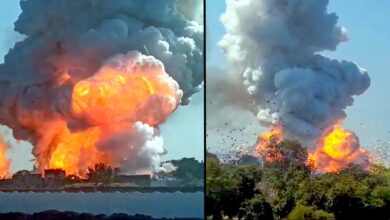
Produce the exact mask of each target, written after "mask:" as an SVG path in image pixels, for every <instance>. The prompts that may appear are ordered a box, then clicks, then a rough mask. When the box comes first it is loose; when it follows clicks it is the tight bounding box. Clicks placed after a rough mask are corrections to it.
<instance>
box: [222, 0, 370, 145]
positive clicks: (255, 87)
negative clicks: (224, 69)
mask: <svg viewBox="0 0 390 220" xmlns="http://www.w3.org/2000/svg"><path fill="white" fill-rule="evenodd" d="M226 3H227V10H226V12H225V13H224V14H223V15H222V17H221V20H222V22H223V24H224V25H225V27H226V30H227V34H226V35H225V36H224V37H223V39H222V40H221V41H220V45H221V47H222V48H223V49H224V51H225V53H226V55H227V58H228V60H229V62H230V63H231V64H232V65H233V66H234V67H237V69H238V71H239V72H241V73H243V77H244V78H245V82H244V83H245V85H246V86H247V88H248V92H249V93H250V95H251V96H252V97H253V100H254V101H255V103H256V105H257V107H258V111H257V118H258V119H259V121H260V122H261V123H262V124H263V125H266V126H282V127H283V130H284V132H285V133H286V135H287V136H289V137H291V138H293V139H297V140H299V141H301V142H302V143H305V144H308V143H309V146H310V143H312V142H313V141H314V140H316V139H318V138H319V137H320V136H321V135H322V134H323V133H326V132H328V131H327V130H329V129H333V125H335V124H336V123H339V122H341V121H343V120H344V119H345V117H346V114H345V112H344V109H345V108H346V107H347V106H350V105H352V103H353V96H355V95H360V94H362V93H363V92H364V91H365V90H366V89H367V88H368V87H369V85H370V78H369V76H368V74H367V72H366V71H365V70H364V69H362V68H360V67H359V66H357V65H356V64H355V63H353V62H349V61H337V60H331V59H329V58H326V57H324V56H323V55H321V54H320V52H322V51H324V50H335V49H336V47H337V45H338V44H339V43H341V42H343V41H346V40H347V39H348V37H347V32H346V29H345V28H343V27H339V26H337V19H338V17H337V15H336V14H334V13H328V12H327V4H328V0H318V1H312V0H290V1H287V0H275V1H265V0H264V1H259V0H242V1H234V0H227V1H226Z"/></svg>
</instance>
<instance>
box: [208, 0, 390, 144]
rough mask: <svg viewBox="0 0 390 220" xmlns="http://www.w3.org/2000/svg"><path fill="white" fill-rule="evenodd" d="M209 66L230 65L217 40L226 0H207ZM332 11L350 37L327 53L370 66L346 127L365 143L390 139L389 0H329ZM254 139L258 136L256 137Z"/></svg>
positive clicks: (348, 112) (349, 112) (220, 32)
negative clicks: (368, 82)
mask: <svg viewBox="0 0 390 220" xmlns="http://www.w3.org/2000/svg"><path fill="white" fill-rule="evenodd" d="M206 9H207V10H206V20H207V23H206V30H207V66H217V67H220V68H223V69H228V68H229V67H228V64H227V62H226V60H225V57H224V55H223V53H222V51H221V49H220V48H219V47H218V46H217V43H218V41H219V40H220V39H221V37H222V36H223V34H224V33H225V29H224V27H223V25H222V24H221V22H220V20H219V18H220V15H221V14H222V13H223V12H224V10H225V1H224V0H207V2H206ZM329 11H331V12H336V14H337V15H338V16H339V25H341V26H344V27H346V28H347V30H348V33H349V41H348V42H345V43H342V44H341V45H340V46H339V47H338V48H337V51H335V52H325V53H324V55H326V56H328V57H331V58H335V59H345V60H350V61H354V62H356V63H358V65H359V66H361V67H363V68H365V69H367V70H368V72H369V74H370V77H371V86H370V88H369V89H368V90H367V91H366V92H365V93H364V94H363V95H361V96H358V97H355V103H354V105H353V106H351V107H349V108H348V109H347V111H346V112H347V115H348V116H347V120H346V122H345V127H346V128H348V129H351V130H353V131H355V132H356V133H357V134H358V135H359V137H360V141H361V143H362V145H363V146H365V145H376V144H383V143H384V142H386V143H388V142H389V141H390V116H389V114H390V101H388V100H389V98H388V96H389V94H390V86H389V85H388V83H389V82H390V70H389V65H390V43H389V41H390V13H389V12H390V1H388V0H376V1H367V0H330V4H329ZM253 141H255V140H253Z"/></svg>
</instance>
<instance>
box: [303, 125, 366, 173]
mask: <svg viewBox="0 0 390 220" xmlns="http://www.w3.org/2000/svg"><path fill="white" fill-rule="evenodd" d="M307 163H308V165H310V166H311V167H312V168H313V169H316V170H317V171H319V172H336V171H338V170H340V169H341V168H343V167H345V166H346V165H348V164H350V163H354V164H359V165H362V166H363V167H365V166H367V165H368V163H369V161H368V153H367V151H366V150H364V149H363V148H361V147H360V146H359V140H358V138H357V137H356V135H355V134H354V133H352V132H350V131H347V130H344V129H341V128H336V129H334V130H333V131H332V132H331V133H330V134H328V135H327V136H325V137H324V138H321V139H320V140H319V141H318V145H317V147H316V149H315V151H314V152H311V153H309V156H308V162H307Z"/></svg>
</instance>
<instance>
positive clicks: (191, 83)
mask: <svg viewBox="0 0 390 220" xmlns="http://www.w3.org/2000/svg"><path fill="white" fill-rule="evenodd" d="M188 4H189V3H188V2H187V3H183V2H181V1H180V0H164V1H154V0H134V1H122V0H112V1H105V0H85V1H79V0H58V1H50V2H47V1H44V0H29V1H21V2H20V5H21V9H22V13H21V15H20V16H19V18H18V20H17V21H16V22H15V31H17V32H19V33H20V34H23V35H25V36H26V38H25V39H24V40H22V41H20V42H18V43H16V45H15V46H14V47H13V48H12V49H11V50H10V51H9V53H8V54H7V55H6V56H5V57H4V63H3V64H0V113H1V114H0V123H1V124H3V125H6V126H7V127H10V128H11V129H12V130H13V134H14V136H15V138H16V139H21V140H27V141H29V142H31V143H32V144H33V146H34V148H33V154H34V155H35V156H36V157H37V159H38V166H39V167H40V168H41V169H42V168H45V166H46V167H47V164H48V161H47V160H48V158H50V156H51V155H52V154H53V152H54V151H55V150H56V148H57V146H56V145H55V144H54V143H56V141H58V140H57V139H56V138H58V137H57V136H58V133H60V132H63V130H64V129H67V130H69V132H71V133H72V132H84V131H88V129H91V128H93V126H97V125H96V122H93V121H91V118H90V117H87V116H85V115H87V114H84V115H75V114H74V112H72V109H71V105H72V92H73V89H74V86H75V85H76V84H77V83H78V82H80V81H85V80H88V79H90V78H94V77H95V74H98V73H99V70H100V69H101V68H103V67H104V66H105V65H106V64H107V62H108V61H109V60H113V59H119V58H118V55H119V56H126V54H127V55H128V54H129V51H132V52H130V53H132V54H133V55H134V54H139V55H137V56H135V57H134V56H131V55H129V56H131V57H132V58H131V57H130V58H127V59H124V60H125V61H124V62H125V63H127V64H128V63H131V62H138V63H139V64H140V63H141V64H140V65H136V68H146V69H150V68H157V69H158V71H159V72H161V73H163V76H162V77H165V75H164V74H166V73H167V74H169V76H170V77H172V79H173V80H174V81H176V82H177V83H178V86H179V88H177V92H178V94H179V95H178V96H177V97H178V98H179V100H180V98H181V101H180V104H183V105H185V104H187V103H188V102H189V101H190V97H191V95H192V94H194V93H196V92H198V91H199V89H200V87H201V85H202V82H203V76H204V73H203V26H202V25H201V24H199V23H198V22H197V21H195V20H194V19H196V18H197V17H198V12H193V11H192V10H194V11H198V6H197V7H194V8H193V9H188V8H187V7H186V5H188ZM199 7H200V6H199ZM120 54H123V55H120ZM119 60H120V59H119ZM134 60H135V61H134ZM145 60H146V61H145ZM118 62H120V61H118ZM156 63H157V66H159V67H155V66H156ZM159 63H160V64H161V65H159ZM145 65H146V66H145ZM124 66H125V67H126V65H124ZM153 66H154V67H153ZM151 71H154V70H151ZM129 89H130V90H131V89H132V88H129ZM159 100H160V101H159ZM167 105H168V106H169V105H172V103H171V101H167V100H165V101H161V99H160V98H159V97H157V96H155V97H153V98H152V99H151V100H150V101H149V102H148V105H146V107H155V106H159V107H161V106H165V107H166V106H167ZM173 105H174V104H173ZM157 109H158V108H157ZM144 110H145V112H146V113H145V114H147V115H151V117H154V116H156V115H157V114H158V113H156V112H153V110H152V109H147V108H145V109H144ZM139 115H142V113H139V114H136V117H135V118H133V119H132V120H131V123H130V125H129V126H126V128H127V130H125V131H122V132H116V133H115V132H113V133H112V134H111V135H112V136H110V137H109V138H107V139H104V140H100V141H101V142H100V143H99V144H97V146H98V148H100V150H104V149H106V147H107V146H106V144H104V143H111V145H112V143H117V146H115V147H114V148H112V149H111V148H110V149H109V151H110V152H111V153H113V154H114V156H113V157H114V158H115V157H116V156H118V154H121V153H123V152H122V151H123V150H124V149H123V148H121V146H124V145H126V147H128V145H131V144H132V143H128V141H129V139H128V137H127V138H125V139H126V140H121V139H123V136H137V137H138V138H139V139H142V140H139V141H137V143H136V144H137V146H134V152H133V153H132V154H131V155H128V154H129V153H128V152H127V153H124V154H122V155H121V156H122V157H121V158H120V160H121V161H120V162H117V163H116V165H117V164H118V163H119V164H120V165H121V166H123V167H121V168H123V169H122V170H124V171H128V172H143V171H144V170H148V169H150V167H151V163H152V162H153V161H157V160H158V159H159V155H160V154H162V153H163V152H164V150H163V141H162V139H161V137H159V134H158V133H159V132H158V125H159V124H160V123H162V122H163V121H164V120H165V119H158V120H157V122H156V123H152V124H151V125H149V124H147V123H143V122H144V121H145V120H146V121H147V122H149V121H148V120H147V119H145V120H143V118H142V117H141V118H139V117H138V118H137V116H139ZM168 115H169V114H168ZM168 115H167V114H165V113H164V116H166V117H168ZM156 117H157V116H156ZM126 120H127V118H126ZM137 121H138V122H137ZM94 123H95V124H94ZM112 123H116V121H113V122H112ZM100 125H101V124H99V126H100ZM59 128H60V129H59ZM59 130H60V131H59ZM126 132H127V134H126ZM110 141H113V142H110ZM123 156H125V158H123ZM87 159H88V155H87V154H86V153H84V154H82V155H80V160H82V161H86V160H87ZM123 159H126V160H125V161H123ZM127 159H128V160H127ZM114 160H115V161H117V160H116V159H114ZM118 160H119V159H118ZM82 161H79V163H81V164H82ZM85 166H86V165H83V167H82V168H83V169H84V168H85Z"/></svg>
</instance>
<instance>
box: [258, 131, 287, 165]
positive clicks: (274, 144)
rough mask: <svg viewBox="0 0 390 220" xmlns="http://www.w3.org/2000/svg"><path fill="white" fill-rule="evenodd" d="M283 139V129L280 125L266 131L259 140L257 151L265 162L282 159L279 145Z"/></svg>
mask: <svg viewBox="0 0 390 220" xmlns="http://www.w3.org/2000/svg"><path fill="white" fill-rule="evenodd" d="M282 140H283V130H282V128H280V127H275V128H274V129H272V130H270V131H267V132H264V133H263V134H261V135H260V136H259V138H258V140H257V142H258V144H257V146H256V149H255V150H256V153H257V154H258V156H260V157H261V158H262V159H263V160H264V161H265V162H273V161H276V160H280V159H282V157H283V156H282V154H281V153H280V152H279V149H278V146H279V144H280V143H281V142H282Z"/></svg>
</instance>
